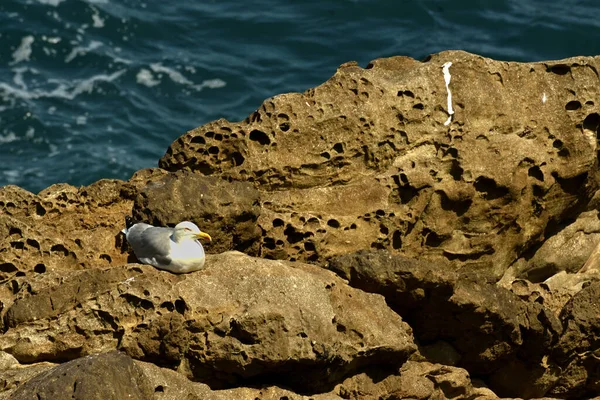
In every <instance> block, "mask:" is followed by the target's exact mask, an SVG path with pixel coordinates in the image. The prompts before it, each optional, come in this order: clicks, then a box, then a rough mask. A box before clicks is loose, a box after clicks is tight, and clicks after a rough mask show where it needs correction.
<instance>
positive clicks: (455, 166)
mask: <svg viewBox="0 0 600 400" xmlns="http://www.w3.org/2000/svg"><path fill="white" fill-rule="evenodd" d="M463 172H464V169H462V167H461V166H460V163H459V162H458V160H452V161H451V163H450V171H449V174H450V176H451V177H452V179H454V180H455V181H460V180H461V179H462V176H463Z"/></svg>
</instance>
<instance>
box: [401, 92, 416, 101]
mask: <svg viewBox="0 0 600 400" xmlns="http://www.w3.org/2000/svg"><path fill="white" fill-rule="evenodd" d="M403 96H406V97H411V98H413V99H414V98H415V94H414V93H413V92H411V91H410V90H399V91H398V97H403Z"/></svg>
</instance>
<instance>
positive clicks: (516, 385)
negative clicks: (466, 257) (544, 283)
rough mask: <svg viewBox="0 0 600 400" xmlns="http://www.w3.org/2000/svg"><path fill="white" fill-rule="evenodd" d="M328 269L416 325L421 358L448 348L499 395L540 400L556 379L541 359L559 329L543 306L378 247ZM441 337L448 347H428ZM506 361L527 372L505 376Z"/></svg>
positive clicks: (458, 362)
mask: <svg viewBox="0 0 600 400" xmlns="http://www.w3.org/2000/svg"><path fill="white" fill-rule="evenodd" d="M329 268H330V269H332V270H333V271H336V272H337V273H338V274H340V275H341V276H342V277H344V278H346V279H348V280H349V283H350V285H352V286H354V287H357V288H360V289H363V290H365V291H368V292H375V293H380V294H382V295H384V296H385V298H386V300H387V302H388V304H389V305H390V306H391V307H392V308H393V309H394V310H395V311H396V312H398V314H399V315H401V316H402V318H403V319H404V320H405V321H407V322H408V323H409V325H410V326H411V327H412V328H413V330H414V333H415V337H416V338H417V339H418V341H419V343H420V345H421V346H428V345H431V346H428V348H426V350H425V351H424V353H423V354H426V355H428V356H429V357H431V359H434V360H435V359H438V360H446V359H448V349H447V348H448V347H450V348H451V349H452V351H453V352H456V353H458V355H459V357H456V355H452V356H451V359H452V362H454V363H455V364H456V365H457V366H459V367H462V368H465V369H466V370H468V371H469V372H471V373H473V374H477V376H487V377H488V379H489V383H490V388H491V389H492V390H493V391H494V392H496V393H498V394H499V395H504V396H523V397H528V398H529V397H539V396H542V395H543V394H544V393H545V392H546V391H547V390H548V389H549V388H550V387H551V386H552V384H553V383H554V382H555V381H556V379H558V376H557V374H558V372H557V371H556V370H554V369H553V368H550V367H546V366H544V365H543V362H542V361H543V359H544V357H545V356H546V355H547V352H548V348H550V347H551V346H552V344H553V343H554V342H555V341H556V339H557V337H558V335H559V332H560V325H559V323H558V320H557V319H556V317H555V316H554V315H553V314H552V313H550V312H548V311H547V310H546V309H544V308H543V307H542V306H541V305H540V304H537V303H527V302H526V301H523V300H521V299H520V298H519V297H518V296H517V295H515V294H513V293H511V292H510V291H508V290H506V289H504V288H502V287H499V286H497V285H495V284H493V283H490V282H485V281H484V280H482V279H480V278H478V277H477V276H474V275H473V274H472V273H470V274H467V273H462V274H459V273H458V272H456V271H451V270H450V271H449V270H448V269H447V268H446V267H445V266H443V265H440V266H438V265H436V264H432V263H425V262H419V261H416V260H411V259H407V258H404V257H402V256H392V255H390V254H389V253H388V252H386V251H383V250H380V251H371V252H366V251H361V252H357V253H355V254H349V255H345V256H340V257H337V258H334V259H332V260H331V262H330V265H329ZM439 340H443V341H444V342H446V345H445V346H443V347H442V348H439V347H438V348H436V347H433V345H435V344H436V343H437V342H438V341H439ZM436 351H438V352H440V351H441V354H439V355H438V354H436ZM508 364H510V365H512V370H515V369H516V368H517V366H518V367H519V370H526V371H527V374H523V373H521V375H520V376H517V377H515V376H512V375H510V379H507V378H506V377H507V373H506V372H507V371H505V366H506V365H508Z"/></svg>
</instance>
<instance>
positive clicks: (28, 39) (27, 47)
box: [10, 35, 34, 65]
mask: <svg viewBox="0 0 600 400" xmlns="http://www.w3.org/2000/svg"><path fill="white" fill-rule="evenodd" d="M33 42H34V38H33V36H31V35H29V36H25V37H23V38H22V39H21V44H20V45H19V47H18V48H17V49H16V50H15V51H14V53H13V54H12V56H13V60H12V62H11V63H10V65H13V64H17V63H20V62H22V61H29V57H31V44H32V43H33Z"/></svg>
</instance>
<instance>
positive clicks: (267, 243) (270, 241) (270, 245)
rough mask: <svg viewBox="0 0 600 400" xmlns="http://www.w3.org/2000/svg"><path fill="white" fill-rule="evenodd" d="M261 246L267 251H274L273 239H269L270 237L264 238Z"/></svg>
mask: <svg viewBox="0 0 600 400" xmlns="http://www.w3.org/2000/svg"><path fill="white" fill-rule="evenodd" d="M263 246H265V247H266V248H267V249H269V250H275V247H276V246H275V239H273V238H270V237H266V238H265V240H264V242H263Z"/></svg>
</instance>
